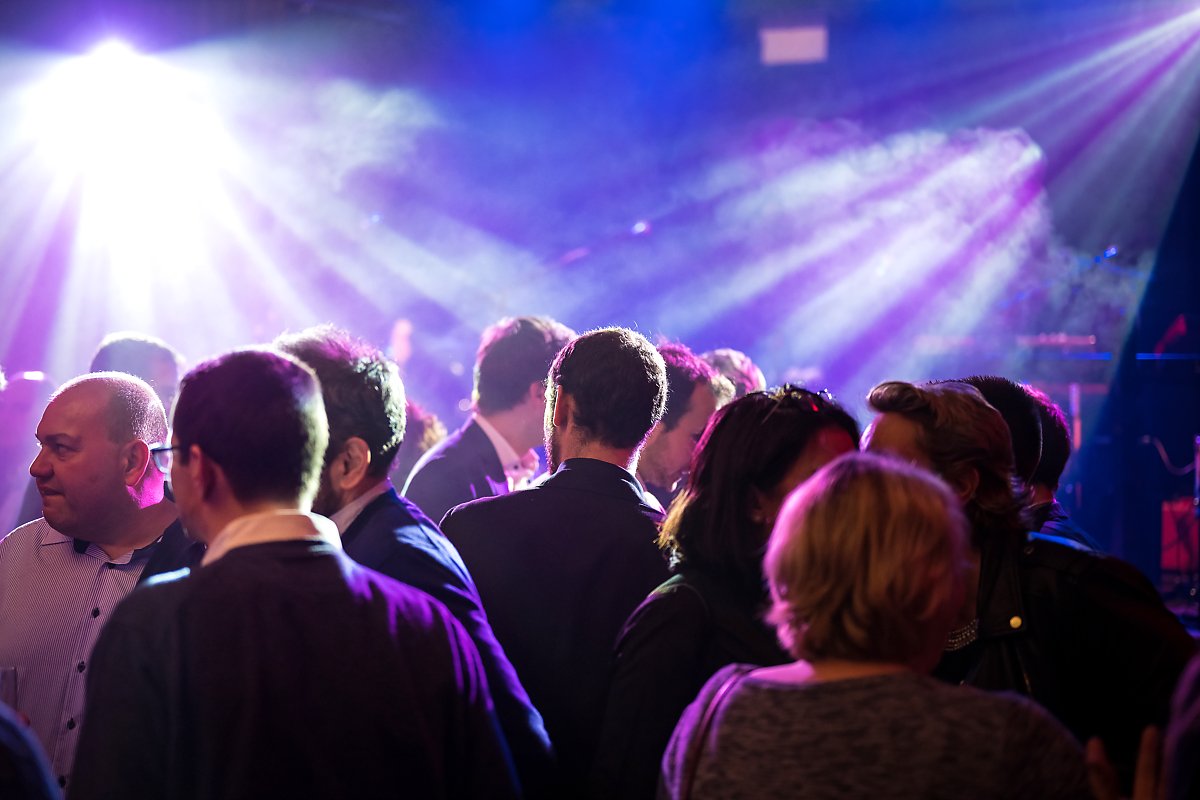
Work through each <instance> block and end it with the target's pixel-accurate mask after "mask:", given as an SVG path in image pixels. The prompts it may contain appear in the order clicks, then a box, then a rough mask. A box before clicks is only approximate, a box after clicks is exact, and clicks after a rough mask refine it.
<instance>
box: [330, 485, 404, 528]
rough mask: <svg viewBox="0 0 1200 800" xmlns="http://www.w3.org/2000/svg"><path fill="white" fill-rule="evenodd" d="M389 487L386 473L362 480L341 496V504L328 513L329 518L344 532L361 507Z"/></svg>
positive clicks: (361, 509) (364, 506)
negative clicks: (351, 490) (380, 476)
mask: <svg viewBox="0 0 1200 800" xmlns="http://www.w3.org/2000/svg"><path fill="white" fill-rule="evenodd" d="M390 488H392V481H391V479H390V478H388V477H387V476H386V475H385V476H384V477H383V478H382V479H380V480H375V479H372V480H368V481H363V482H362V483H361V484H359V485H358V486H356V487H354V491H353V492H351V493H349V494H347V495H346V496H345V497H344V498H343V502H342V504H341V506H340V507H339V508H338V510H337V511H334V512H333V513H332V514H329V518H330V519H331V520H333V522H334V524H336V525H337V526H338V531H340V532H341V533H345V532H346V529H347V528H349V527H350V525H351V524H353V523H354V520H355V519H356V518H357V517H358V515H359V514H361V513H362V511H363V509H364V508H366V507H367V506H368V505H370V504H371V501H373V500H374V499H375V498H376V497H378V496H379V495H381V494H383V493H384V492H386V491H387V490H388V489H390Z"/></svg>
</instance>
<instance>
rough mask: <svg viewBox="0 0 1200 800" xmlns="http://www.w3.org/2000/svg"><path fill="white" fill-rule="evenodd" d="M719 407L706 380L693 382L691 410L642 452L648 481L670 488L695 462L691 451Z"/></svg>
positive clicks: (689, 402) (689, 405)
mask: <svg viewBox="0 0 1200 800" xmlns="http://www.w3.org/2000/svg"><path fill="white" fill-rule="evenodd" d="M716 410H717V398H716V397H714V396H713V392H712V389H711V388H710V387H709V385H708V384H707V383H698V384H693V387H692V396H691V397H690V398H689V401H688V410H687V413H685V414H684V415H683V416H682V417H680V418H679V422H678V423H677V424H676V425H675V427H674V428H672V429H671V430H669V431H668V430H664V431H662V432H661V433H660V434H659V435H658V436H657V437H656V438H655V440H654V442H653V443H651V444H648V445H647V446H646V450H645V452H644V453H643V454H642V469H643V470H644V472H645V475H646V477H647V478H648V479H649V480H652V481H654V482H655V483H658V484H659V485H661V486H663V487H664V488H668V489H669V488H671V486H673V485H674V484H675V482H676V481H678V480H679V479H680V478H681V477H682V476H683V473H684V472H686V471H687V468H688V466H689V465H690V464H691V463H692V453H693V452H695V450H696V445H697V444H698V443H699V441H700V437H701V436H702V435H703V434H704V428H705V427H706V426H707V425H708V420H709V418H710V417H711V416H712V415H713V414H714V413H715V412H716Z"/></svg>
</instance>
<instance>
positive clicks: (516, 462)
mask: <svg viewBox="0 0 1200 800" xmlns="http://www.w3.org/2000/svg"><path fill="white" fill-rule="evenodd" d="M471 416H472V417H473V418H474V420H475V422H476V423H477V424H478V425H479V428H480V430H482V431H483V433H484V435H485V436H487V437H488V441H489V442H491V443H492V447H493V448H495V450H496V456H497V457H498V458H499V459H500V465H501V466H502V467H504V477H506V478H508V488H509V489H516V488H520V487H521V486H523V485H524V484H527V483H528V482H529V479H530V478H532V477H533V476H534V475H535V474H537V470H538V456H537V451H536V450H528V451H526V452H525V454H524V455H520V454H518V453H517V451H516V450H514V449H513V446H512V445H511V444H509V443H508V440H507V439H505V438H504V435H503V434H501V433H500V431H498V430H496V428H495V427H494V426H493V425H492V423H490V422H488V421H487V419H485V418H484V416H483V415H482V414H478V413H475V414H472V415H471Z"/></svg>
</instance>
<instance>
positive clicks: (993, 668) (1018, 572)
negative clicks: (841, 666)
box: [935, 533, 1196, 783]
mask: <svg viewBox="0 0 1200 800" xmlns="http://www.w3.org/2000/svg"><path fill="white" fill-rule="evenodd" d="M977 608H978V612H979V638H978V640H977V641H976V642H975V643H974V644H973V645H971V646H969V647H968V648H966V649H965V650H962V651H959V652H958V653H947V654H946V655H945V656H944V657H943V659H942V662H941V664H939V665H938V668H937V670H936V671H935V674H937V675H938V676H939V677H942V678H944V679H946V680H951V681H955V682H961V683H966V684H969V685H972V686H976V687H978V688H981V689H989V690H1008V691H1015V692H1019V693H1021V694H1024V695H1028V696H1030V697H1032V698H1033V699H1034V700H1036V701H1037V702H1038V703H1040V704H1041V705H1043V706H1045V707H1046V708H1047V709H1048V710H1049V711H1050V712H1051V713H1053V714H1054V715H1055V716H1056V717H1057V718H1058V719H1059V720H1060V721H1061V722H1063V724H1065V725H1066V726H1067V727H1068V728H1069V729H1070V730H1071V731H1072V732H1073V733H1074V734H1075V736H1076V737H1078V738H1079V740H1080V741H1081V742H1085V741H1086V740H1087V739H1089V738H1091V737H1092V736H1099V737H1100V738H1101V739H1102V740H1103V741H1104V744H1105V747H1106V749H1107V751H1108V754H1109V757H1110V759H1111V760H1112V761H1113V763H1114V765H1116V766H1117V768H1118V772H1119V773H1121V775H1122V777H1123V778H1124V779H1125V782H1126V783H1127V782H1128V778H1129V777H1130V776H1131V775H1132V767H1133V764H1134V762H1135V760H1136V754H1137V743H1138V738H1139V737H1140V735H1141V731H1142V728H1144V727H1145V726H1146V725H1149V724H1158V725H1161V724H1163V723H1164V722H1165V721H1166V716H1167V707H1168V703H1169V701H1170V698H1171V692H1172V689H1173V688H1174V686H1175V682H1176V681H1177V680H1178V678H1179V675H1180V673H1181V672H1182V671H1183V668H1184V666H1185V665H1186V664H1187V662H1188V659H1189V658H1190V657H1191V655H1192V654H1193V653H1194V652H1195V649H1196V647H1195V643H1194V642H1193V640H1192V638H1191V636H1190V635H1189V634H1188V632H1187V630H1186V629H1185V628H1184V627H1183V625H1182V624H1180V622H1179V620H1178V619H1177V618H1176V617H1175V616H1174V615H1173V614H1172V613H1171V612H1170V611H1168V610H1167V608H1166V607H1165V606H1164V605H1163V603H1162V600H1161V599H1160V598H1159V596H1158V593H1157V592H1156V591H1155V589H1154V587H1153V586H1152V585H1151V584H1150V582H1149V581H1148V580H1147V579H1146V578H1145V576H1143V575H1142V574H1141V573H1140V572H1138V571H1137V570H1136V569H1135V568H1134V567H1133V566H1131V565H1130V564H1127V563H1125V562H1124V561H1121V560H1120V559H1116V558H1112V557H1109V556H1103V555H1099V554H1097V553H1094V552H1089V551H1087V550H1086V549H1083V548H1081V547H1080V548H1077V547H1072V546H1070V545H1069V544H1068V543H1063V542H1062V540H1058V539H1054V540H1053V541H1052V540H1050V539H1046V538H1043V537H1041V536H1040V535H1039V534H1036V533H1030V534H1026V535H1025V536H1024V537H1023V538H1022V537H1014V536H997V537H991V538H989V537H983V542H982V544H981V552H980V585H979V597H978V604H977Z"/></svg>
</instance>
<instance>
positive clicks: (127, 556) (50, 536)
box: [41, 518, 166, 564]
mask: <svg viewBox="0 0 1200 800" xmlns="http://www.w3.org/2000/svg"><path fill="white" fill-rule="evenodd" d="M43 519H44V518H43ZM163 533H166V531H163ZM161 541H162V537H161V536H159V537H158V538H157V539H155V540H154V541H153V542H151V543H150V544H148V545H146V546H145V547H139V548H138V549H137V550H131V551H129V552H128V553H122V554H121V555H119V556H117V557H116V558H110V557H109V555H108V553H106V552H104V548H103V547H101V546H100V545H98V544H96V543H95V542H89V541H88V540H86V539H75V538H73V537H71V536H67V535H66V534H65V533H62V532H61V531H57V530H55V529H54V528H52V527H50V523H48V522H47V523H46V532H45V533H44V534H42V539H41V546H42V547H45V546H46V545H51V544H69V545H71V549H72V550H74V551H75V552H76V553H78V554H79V555H81V556H83V555H86V556H91V557H92V558H98V559H100V560H101V561H107V562H108V563H110V564H129V563H131V562H133V561H136V560H138V559H140V558H149V557H150V554H151V553H153V552H154V548H155V547H156V546H157V545H158V543H159V542H161Z"/></svg>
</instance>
